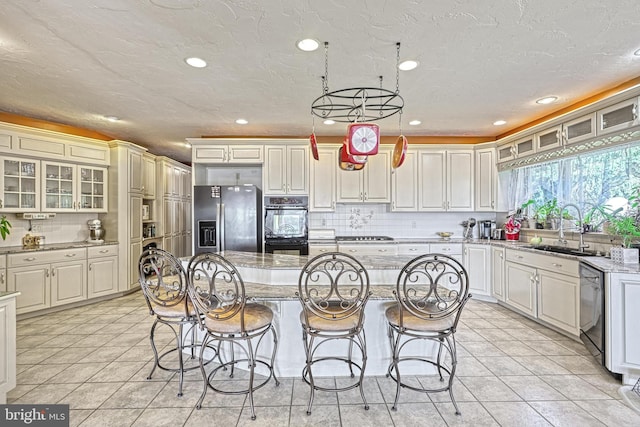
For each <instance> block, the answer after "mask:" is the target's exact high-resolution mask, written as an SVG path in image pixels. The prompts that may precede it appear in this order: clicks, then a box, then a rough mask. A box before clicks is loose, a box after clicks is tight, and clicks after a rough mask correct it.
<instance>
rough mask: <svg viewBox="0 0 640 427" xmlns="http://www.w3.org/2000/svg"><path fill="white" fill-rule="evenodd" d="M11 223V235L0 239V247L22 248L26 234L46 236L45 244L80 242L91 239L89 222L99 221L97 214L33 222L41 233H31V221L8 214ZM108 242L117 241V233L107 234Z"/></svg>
mask: <svg viewBox="0 0 640 427" xmlns="http://www.w3.org/2000/svg"><path fill="white" fill-rule="evenodd" d="M6 216H7V219H8V220H9V222H10V223H11V226H12V227H11V234H10V235H9V236H7V240H4V241H3V240H1V239H0V247H4V246H21V245H22V238H23V237H24V235H25V234H27V233H29V234H31V235H38V236H45V238H46V240H45V244H47V245H48V244H51V243H66V242H80V241H84V240H86V239H87V238H89V229H88V228H87V221H89V220H90V219H97V218H98V215H97V214H87V213H77V214H57V215H56V217H55V218H53V219H46V220H32V221H31V224H32V226H36V227H38V226H40V227H41V228H42V231H41V232H35V231H33V230H32V231H29V220H26V219H19V218H18V217H16V215H15V214H6ZM106 239H107V240H116V239H117V236H116V235H115V231H114V232H113V233H111V234H110V233H109V230H107V233H106Z"/></svg>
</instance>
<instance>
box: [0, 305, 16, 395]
mask: <svg viewBox="0 0 640 427" xmlns="http://www.w3.org/2000/svg"><path fill="white" fill-rule="evenodd" d="M16 372H17V370H16V298H15V295H11V296H4V297H2V298H0V405H5V404H6V403H7V393H8V392H9V391H11V390H13V389H14V388H15V386H16Z"/></svg>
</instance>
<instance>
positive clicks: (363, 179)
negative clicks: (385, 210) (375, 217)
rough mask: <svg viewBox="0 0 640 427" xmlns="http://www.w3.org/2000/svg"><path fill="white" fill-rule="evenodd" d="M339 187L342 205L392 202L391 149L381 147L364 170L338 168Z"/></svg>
mask: <svg viewBox="0 0 640 427" xmlns="http://www.w3.org/2000/svg"><path fill="white" fill-rule="evenodd" d="M337 185H338V199H337V201H338V202H340V203H357V202H364V203H389V202H391V149H387V148H382V147H381V148H380V149H379V150H378V154H376V155H374V156H369V157H368V159H367V164H366V166H365V167H364V168H363V169H362V170H359V171H345V170H342V169H340V168H338V180H337Z"/></svg>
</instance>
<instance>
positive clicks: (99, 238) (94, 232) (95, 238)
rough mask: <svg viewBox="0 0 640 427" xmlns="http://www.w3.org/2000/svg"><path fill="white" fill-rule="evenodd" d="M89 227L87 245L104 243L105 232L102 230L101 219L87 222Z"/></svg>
mask: <svg viewBox="0 0 640 427" xmlns="http://www.w3.org/2000/svg"><path fill="white" fill-rule="evenodd" d="M87 226H88V227H89V238H88V239H87V243H96V244H98V243H104V233H105V230H104V228H102V221H100V220H99V219H90V220H89V221H87Z"/></svg>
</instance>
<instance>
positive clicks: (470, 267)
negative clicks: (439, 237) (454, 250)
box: [463, 243, 491, 299]
mask: <svg viewBox="0 0 640 427" xmlns="http://www.w3.org/2000/svg"><path fill="white" fill-rule="evenodd" d="M463 259H464V268H465V269H466V270H467V275H468V276H469V293H471V294H472V295H473V297H476V298H478V297H479V298H480V299H486V298H483V297H490V296H491V289H490V286H489V285H490V281H491V268H490V265H491V263H490V259H491V246H489V245H474V244H467V243H465V244H464V249H463Z"/></svg>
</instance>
